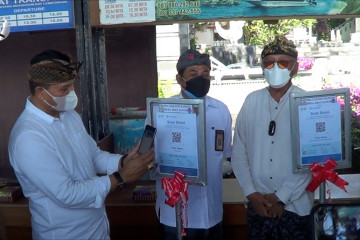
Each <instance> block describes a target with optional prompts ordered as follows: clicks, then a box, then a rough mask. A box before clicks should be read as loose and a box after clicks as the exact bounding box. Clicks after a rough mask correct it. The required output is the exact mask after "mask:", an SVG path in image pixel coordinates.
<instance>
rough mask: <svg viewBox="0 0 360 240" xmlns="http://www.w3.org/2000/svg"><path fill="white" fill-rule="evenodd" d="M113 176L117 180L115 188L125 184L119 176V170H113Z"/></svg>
mask: <svg viewBox="0 0 360 240" xmlns="http://www.w3.org/2000/svg"><path fill="white" fill-rule="evenodd" d="M113 175H114V177H115V178H116V181H117V187H116V188H117V189H122V188H124V187H125V186H126V183H125V181H124V179H122V177H121V176H120V173H119V172H114V173H113Z"/></svg>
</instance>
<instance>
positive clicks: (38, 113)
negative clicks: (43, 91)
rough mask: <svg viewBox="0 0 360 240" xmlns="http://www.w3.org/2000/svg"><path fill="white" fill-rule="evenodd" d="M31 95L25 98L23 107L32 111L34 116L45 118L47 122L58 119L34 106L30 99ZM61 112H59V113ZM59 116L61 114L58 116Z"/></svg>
mask: <svg viewBox="0 0 360 240" xmlns="http://www.w3.org/2000/svg"><path fill="white" fill-rule="evenodd" d="M30 99H31V96H29V97H27V99H26V105H25V109H26V110H28V111H31V112H32V113H34V114H35V115H36V116H38V117H40V118H42V119H43V120H45V121H46V122H47V123H49V124H50V123H52V122H54V121H55V120H58V118H55V117H53V116H51V115H49V114H47V113H46V112H44V111H42V110H40V109H39V108H38V107H36V106H35V105H34V104H33V103H32V102H31V101H30ZM61 114H62V113H60V115H61ZM60 117H61V116H60Z"/></svg>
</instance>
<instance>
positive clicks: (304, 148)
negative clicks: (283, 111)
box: [290, 88, 351, 172]
mask: <svg viewBox="0 0 360 240" xmlns="http://www.w3.org/2000/svg"><path fill="white" fill-rule="evenodd" d="M290 111H291V129H292V133H291V134H292V146H293V160H294V163H293V169H294V172H306V171H309V168H310V167H311V165H312V164H313V163H319V164H324V163H325V162H326V161H327V160H328V159H330V158H332V159H333V160H335V161H336V163H337V167H336V169H343V168H350V167H351V129H350V116H351V112H350V91H349V89H348V88H341V89H331V90H321V91H310V92H294V93H291V95H290Z"/></svg>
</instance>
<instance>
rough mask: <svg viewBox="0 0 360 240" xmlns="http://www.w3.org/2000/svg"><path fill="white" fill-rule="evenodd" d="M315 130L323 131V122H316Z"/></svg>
mask: <svg viewBox="0 0 360 240" xmlns="http://www.w3.org/2000/svg"><path fill="white" fill-rule="evenodd" d="M316 132H325V122H317V123H316Z"/></svg>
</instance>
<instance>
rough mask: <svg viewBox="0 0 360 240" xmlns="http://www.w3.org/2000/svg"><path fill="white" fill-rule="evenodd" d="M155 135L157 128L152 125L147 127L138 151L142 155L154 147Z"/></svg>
mask: <svg viewBox="0 0 360 240" xmlns="http://www.w3.org/2000/svg"><path fill="white" fill-rule="evenodd" d="M155 134H156V128H154V127H152V126H150V125H146V126H145V129H144V132H143V135H142V137H141V142H140V147H139V151H138V152H139V153H140V154H143V153H145V152H147V151H148V150H149V149H150V148H152V147H153V144H154V138H155Z"/></svg>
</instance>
